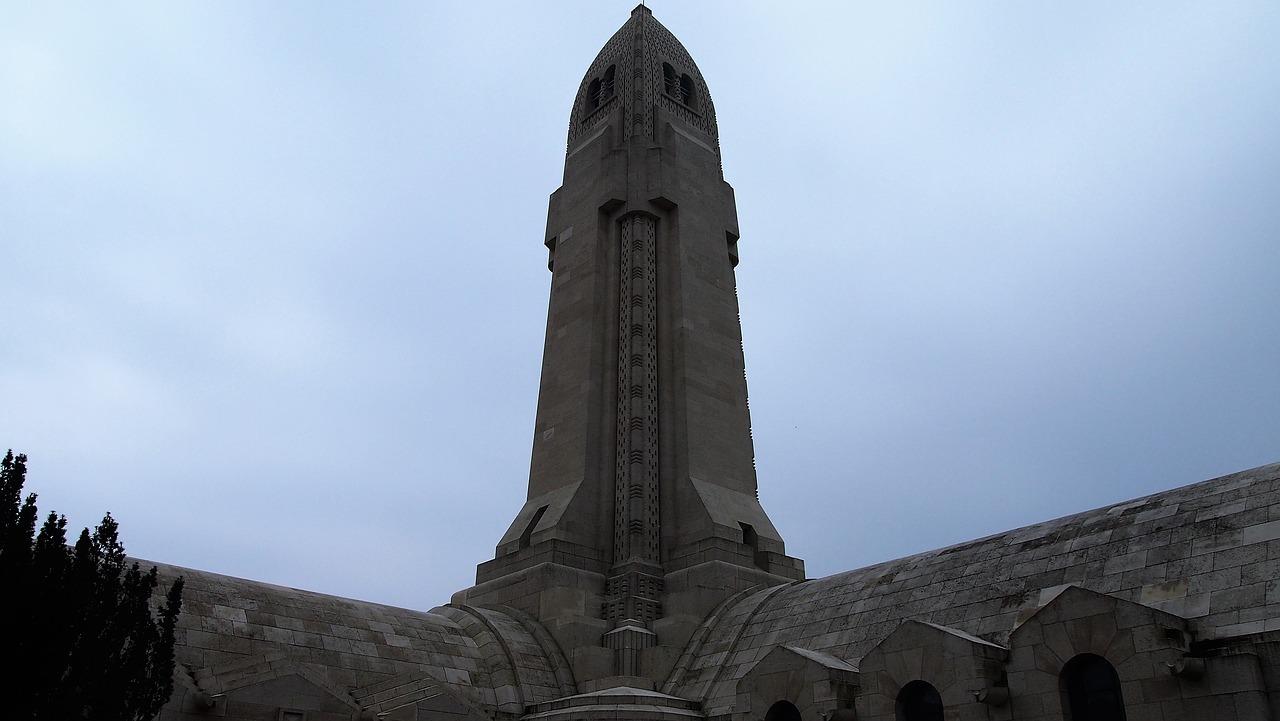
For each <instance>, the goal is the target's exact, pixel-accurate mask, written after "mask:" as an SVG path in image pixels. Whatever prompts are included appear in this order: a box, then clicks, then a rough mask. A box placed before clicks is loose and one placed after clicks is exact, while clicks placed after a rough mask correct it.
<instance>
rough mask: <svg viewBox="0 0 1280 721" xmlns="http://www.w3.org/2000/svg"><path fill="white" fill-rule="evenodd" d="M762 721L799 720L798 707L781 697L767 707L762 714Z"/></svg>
mask: <svg viewBox="0 0 1280 721" xmlns="http://www.w3.org/2000/svg"><path fill="white" fill-rule="evenodd" d="M764 721H800V709H798V708H796V705H795V704H793V703H791V702H790V701H788V700H786V699H782V700H781V701H778V702H776V703H774V704H773V705H772V706H770V707H769V710H768V711H766V712H765V714H764Z"/></svg>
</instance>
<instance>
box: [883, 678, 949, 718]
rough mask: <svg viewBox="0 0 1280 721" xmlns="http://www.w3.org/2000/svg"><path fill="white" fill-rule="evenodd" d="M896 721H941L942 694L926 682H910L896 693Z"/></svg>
mask: <svg viewBox="0 0 1280 721" xmlns="http://www.w3.org/2000/svg"><path fill="white" fill-rule="evenodd" d="M894 716H895V717H896V718H897V720H898V721H942V694H940V693H938V689H936V688H934V687H933V684H931V683H929V682H928V681H912V682H911V683H909V684H907V685H906V686H903V687H902V690H901V691H899V692H898V702H897V703H896V704H895V712H894Z"/></svg>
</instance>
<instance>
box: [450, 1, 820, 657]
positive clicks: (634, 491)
mask: <svg viewBox="0 0 1280 721" xmlns="http://www.w3.org/2000/svg"><path fill="white" fill-rule="evenodd" d="M737 239H738V229H737V210H736V206H735V203H734V197H733V189H732V188H731V187H730V186H729V185H728V184H727V183H725V182H724V180H723V177H722V175H721V169H720V152H719V140H718V131H717V127H716V120H715V110H714V107H713V105H712V102H711V95H710V93H709V92H708V91H707V88H706V84H705V83H704V82H703V80H702V76H701V73H700V72H699V71H698V69H697V67H696V66H695V65H694V63H693V60H692V59H691V58H690V57H689V55H688V53H687V52H686V51H685V50H684V48H683V47H682V46H681V45H680V43H679V42H678V41H677V40H676V39H675V38H674V36H672V35H671V33H670V32H669V31H667V29H666V28H664V27H663V26H662V25H661V24H659V23H658V22H657V21H656V20H654V19H653V17H652V14H651V13H650V12H649V10H648V8H645V7H643V6H641V7H637V8H636V9H635V10H634V11H633V12H632V15H631V18H630V20H629V21H628V22H627V23H626V24H625V25H624V26H623V27H622V28H621V29H620V30H619V31H618V32H617V33H616V34H615V35H614V36H613V38H612V39H610V41H609V42H608V43H607V44H606V45H605V47H604V49H603V50H601V52H600V54H599V55H598V56H597V57H596V59H595V61H594V62H593V63H592V65H591V67H590V69H589V70H588V72H587V76H586V77H585V78H584V79H583V81H582V84H581V85H580V87H579V91H578V96H577V98H576V100H575V103H574V109H573V112H572V114H571V120H570V127H569V144H568V151H567V155H566V159H565V173H564V182H563V184H562V186H561V187H560V188H559V189H558V190H557V191H556V192H555V193H553V194H552V196H551V203H550V210H549V213H548V220H547V235H546V245H547V247H548V249H549V253H550V256H549V260H548V267H549V268H550V269H551V271H552V283H551V299H550V305H549V310H548V318H547V334H546V343H545V351H544V355H543V367H542V380H541V385H540V388H539V398H538V412H537V420H536V423H535V429H534V444H533V456H532V461H531V465H530V476H529V492H528V498H527V501H526V503H525V505H524V507H523V508H522V509H521V511H520V513H519V514H518V515H517V516H516V519H515V521H514V522H513V523H512V524H511V526H510V528H509V529H508V531H507V532H506V534H504V535H503V538H502V540H501V541H500V542H499V544H498V548H497V554H496V557H495V558H494V560H492V561H489V562H487V563H484V564H482V565H481V566H480V567H479V569H478V572H477V585H476V586H475V587H473V588H471V589H469V590H467V591H464V592H461V593H459V594H458V595H457V596H455V601H458V602H465V603H469V604H478V605H486V604H504V605H509V606H514V607H517V608H520V609H522V610H524V611H525V612H527V613H529V614H531V615H533V616H534V617H535V618H537V619H539V620H540V621H542V622H543V623H544V624H545V625H546V626H547V627H548V628H549V629H550V630H551V632H552V634H553V635H554V636H555V637H556V638H557V640H558V641H559V642H560V643H561V645H562V646H563V647H565V649H566V651H568V652H569V653H570V657H571V658H572V659H574V660H573V663H574V665H575V672H576V673H577V674H578V675H579V678H580V679H582V678H584V675H585V677H586V678H605V677H641V676H644V677H648V678H650V679H653V678H658V677H660V676H661V675H662V674H661V671H662V668H663V667H664V666H669V665H670V663H672V662H674V660H675V654H676V653H678V651H679V649H680V647H681V646H683V644H684V642H685V641H686V640H687V639H688V637H689V635H690V634H691V633H692V632H693V630H694V628H696V626H697V624H698V623H700V622H701V620H702V619H703V617H704V616H705V615H706V614H707V613H708V612H709V611H710V610H711V609H712V608H714V606H715V605H717V604H718V603H719V602H720V601H722V600H724V599H725V598H727V597H728V596H729V595H731V594H733V593H736V592H738V591H741V590H744V589H746V588H749V587H751V586H756V585H774V584H777V583H783V582H786V581H791V580H797V579H801V578H803V576H804V570H803V564H802V562H800V561H798V560H797V559H794V558H790V557H788V556H786V555H785V552H784V546H783V542H782V539H781V538H780V537H779V535H778V533H777V531H776V530H775V529H774V527H773V524H772V523H771V522H770V521H769V518H768V516H767V515H766V514H765V512H764V510H763V508H761V506H760V504H759V501H758V500H757V497H756V475H755V464H754V451H753V449H752V441H751V424H750V415H749V412H748V408H747V388H746V380H745V375H744V370H743V368H744V366H743V353H742V336H741V326H740V323H739V320H738V303H737V295H736V285H735V281H734V276H733V267H734V266H735V265H736V263H737V245H736V243H737ZM673 649H674V650H673ZM605 666H608V670H607V671H606V670H604V667H605ZM579 667H581V668H579Z"/></svg>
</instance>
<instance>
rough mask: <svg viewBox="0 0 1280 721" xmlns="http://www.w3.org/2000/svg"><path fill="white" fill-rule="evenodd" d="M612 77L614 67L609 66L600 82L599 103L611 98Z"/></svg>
mask: <svg viewBox="0 0 1280 721" xmlns="http://www.w3.org/2000/svg"><path fill="white" fill-rule="evenodd" d="M613 75H614V66H612V65H610V66H609V67H608V68H607V69H606V70H605V71H604V77H603V78H601V80H600V103H601V104H603V103H604V101H606V100H608V99H609V98H612V97H613Z"/></svg>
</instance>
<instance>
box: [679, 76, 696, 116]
mask: <svg viewBox="0 0 1280 721" xmlns="http://www.w3.org/2000/svg"><path fill="white" fill-rule="evenodd" d="M677 100H679V101H680V102H682V103H684V104H685V105H688V106H689V107H691V108H692V107H693V78H691V77H689V74H688V73H685V74H684V75H681V76H680V97H679V98H677Z"/></svg>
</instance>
